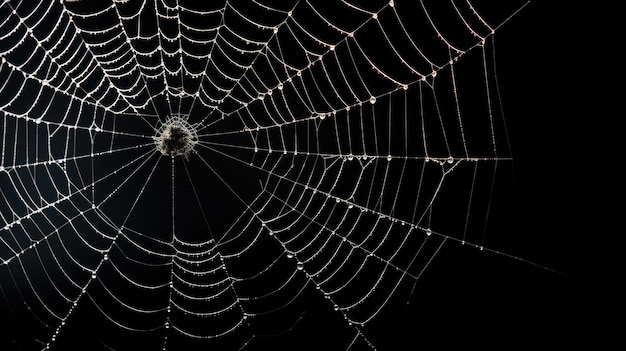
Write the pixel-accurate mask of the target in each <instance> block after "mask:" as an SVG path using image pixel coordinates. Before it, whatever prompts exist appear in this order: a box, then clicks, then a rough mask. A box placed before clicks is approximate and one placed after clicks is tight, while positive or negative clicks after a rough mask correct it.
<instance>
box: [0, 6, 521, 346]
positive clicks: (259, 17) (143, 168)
mask: <svg viewBox="0 0 626 351" xmlns="http://www.w3.org/2000/svg"><path fill="white" fill-rule="evenodd" d="M523 5H524V4H523V3H522V2H518V3H514V2H513V3H510V2H507V4H497V5H493V4H492V5H489V6H487V5H484V4H481V5H480V6H479V3H478V2H476V5H474V4H473V3H472V2H470V1H452V2H449V3H448V2H446V3H445V4H443V3H441V2H439V3H437V2H433V1H419V2H409V1H360V2H359V1H335V2H332V3H328V2H321V1H306V0H301V1H298V0H293V1H286V2H280V3H279V4H274V3H269V2H267V3H266V2H263V1H252V2H249V1H220V2H206V3H205V4H199V2H192V1H182V0H181V1H178V2H176V1H165V0H157V1H113V2H111V1H95V2H92V1H76V2H74V1H72V2H70V1H67V2H63V1H61V2H59V1H41V2H29V1H3V2H2V4H1V5H0V18H1V19H2V22H1V23H2V25H0V56H1V57H2V62H1V64H0V82H1V83H0V114H1V116H2V125H1V134H2V143H1V144H0V145H1V147H2V153H1V159H0V193H1V196H2V200H1V201H0V221H1V223H0V259H1V262H0V274H1V278H0V282H1V285H0V288H1V292H2V295H3V299H2V315H3V316H10V317H8V318H3V328H4V330H3V337H2V338H3V339H6V340H9V341H8V343H9V344H10V345H12V347H16V348H21V349H48V348H50V349H57V348H58V349H63V346H62V345H68V344H72V343H76V342H77V340H80V342H81V345H92V346H93V347H96V348H104V349H114V350H123V349H128V348H129V347H130V345H129V344H128V342H126V341H124V338H132V340H133V343H140V344H141V345H143V346H142V347H143V348H144V349H180V348H181V347H183V346H184V348H185V349H196V348H200V347H206V345H219V346H222V347H224V348H228V349H237V348H243V349H246V348H249V349H255V347H256V345H257V344H258V343H259V342H260V341H261V340H265V339H268V338H269V337H271V336H275V338H277V339H279V338H280V335H283V334H285V333H288V332H289V331H291V330H292V329H294V328H295V327H296V326H297V325H298V324H299V323H300V322H301V321H302V320H303V318H305V316H306V313H307V312H308V310H309V309H310V308H312V307H311V303H312V302H311V301H317V302H316V304H319V306H320V307H319V308H320V309H323V310H324V316H325V317H324V318H325V319H324V323H336V326H337V328H338V330H339V332H338V333H337V334H338V336H337V339H336V340H335V341H333V342H332V344H333V345H335V347H337V348H341V349H361V348H363V349H386V348H385V347H383V346H381V345H387V344H388V342H389V340H385V337H381V336H380V335H378V334H377V333H376V331H377V330H380V328H383V327H384V326H385V324H389V321H390V320H396V318H395V317H393V316H395V315H401V314H402V313H403V312H402V311H404V310H405V309H406V307H405V304H406V302H408V301H412V300H413V298H414V295H415V290H416V289H417V288H416V285H417V282H418V280H419V278H420V277H421V275H422V274H423V272H425V271H426V270H427V268H428V266H429V264H430V263H431V262H432V261H433V259H435V257H436V256H437V255H438V254H439V253H440V252H441V250H445V247H446V246H447V245H446V244H447V243H454V244H453V245H465V246H467V247H468V250H470V249H479V250H489V251H492V252H496V251H495V250H491V249H489V248H488V247H485V239H486V233H487V227H488V224H489V219H490V213H491V211H493V208H492V207H493V204H492V199H493V196H492V195H493V189H494V185H495V184H496V179H497V175H498V173H497V169H498V165H499V164H501V163H508V162H510V160H511V151H510V146H509V141H508V136H507V133H506V128H505V123H504V116H503V113H502V106H501V102H500V95H499V91H498V85H497V84H498V83H497V80H496V67H495V62H496V61H495V54H494V53H495V48H494V36H495V34H496V33H497V31H498V28H499V26H501V25H502V24H503V23H505V22H506V21H507V20H508V19H510V18H511V16H513V15H514V14H515V13H516V11H518V10H520V9H521V8H522V6H523ZM171 118H175V119H176V120H179V121H185V123H186V125H189V126H190V127H191V128H193V129H194V133H195V135H197V143H196V144H195V145H194V150H193V151H192V152H191V153H189V155H188V157H187V158H181V157H168V156H164V155H163V154H162V153H161V152H159V151H158V150H157V147H156V144H157V135H158V132H159V131H160V130H161V131H162V130H163V127H164V125H165V124H166V123H167V121H168V119H171ZM496 253H498V254H501V255H505V254H503V253H499V252H496ZM316 306H317V305H316ZM316 308H317V307H316ZM403 318H405V317H403ZM406 318H419V316H409V317H406ZM5 319H6V320H7V321H9V322H8V323H5ZM85 320H88V323H85ZM84 324H87V325H84ZM333 325H335V324H333ZM388 327H389V326H388ZM390 327H391V328H393V326H390ZM269 339H273V338H269ZM387 339H388V338H387ZM129 340H130V339H129ZM131 348H132V347H131Z"/></svg>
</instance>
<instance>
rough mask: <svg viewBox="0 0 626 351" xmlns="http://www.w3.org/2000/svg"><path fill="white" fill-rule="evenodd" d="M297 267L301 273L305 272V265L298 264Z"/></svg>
mask: <svg viewBox="0 0 626 351" xmlns="http://www.w3.org/2000/svg"><path fill="white" fill-rule="evenodd" d="M296 267H297V268H298V270H299V271H301V270H303V269H304V264H303V263H302V262H298V263H297V264H296Z"/></svg>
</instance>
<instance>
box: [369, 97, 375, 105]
mask: <svg viewBox="0 0 626 351" xmlns="http://www.w3.org/2000/svg"><path fill="white" fill-rule="evenodd" d="M375 103H376V97H374V96H372V97H371V98H370V104H375Z"/></svg>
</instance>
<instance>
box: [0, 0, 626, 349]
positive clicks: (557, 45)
mask: <svg viewBox="0 0 626 351" xmlns="http://www.w3.org/2000/svg"><path fill="white" fill-rule="evenodd" d="M572 6H576V5H560V4H555V3H548V2H545V1H533V2H531V3H530V4H528V5H527V6H525V7H524V8H523V9H522V10H521V11H520V12H519V13H518V14H517V15H516V16H515V17H514V18H513V19H512V20H511V21H509V22H508V23H506V24H505V25H504V26H503V27H502V28H500V29H499V31H498V33H497V35H496V43H495V44H496V57H497V64H498V70H497V72H498V81H499V83H500V89H501V92H502V100H503V108H504V112H505V118H506V122H507V125H508V131H509V135H510V138H511V145H512V154H513V158H514V161H513V162H512V166H511V167H508V168H507V169H506V170H504V171H503V173H507V172H508V173H507V174H506V175H505V176H504V177H505V178H507V179H509V180H510V181H511V184H513V186H512V187H511V188H510V189H509V190H510V192H508V193H505V194H501V195H499V196H505V197H508V198H510V199H514V200H513V201H512V203H513V204H514V205H513V206H511V207H509V208H502V209H498V208H496V209H494V212H493V213H492V215H491V216H492V217H491V218H492V219H493V220H494V221H495V222H497V221H498V218H499V215H500V212H499V211H503V212H507V214H506V215H503V217H502V218H506V220H503V221H505V222H504V223H497V224H495V226H496V227H499V228H503V229H502V230H505V231H506V232H502V233H498V234H497V235H498V236H499V237H500V238H504V239H501V240H502V241H501V242H498V247H497V248H496V249H498V250H499V251H502V252H503V253H506V254H510V255H513V256H515V257H519V258H521V260H519V259H515V258H510V257H506V256H504V255H498V254H494V253H491V252H487V251H480V250H478V249H475V248H471V247H467V246H461V245H458V244H456V243H450V244H448V245H446V246H445V247H444V249H442V251H441V252H440V253H439V254H438V255H437V256H436V257H435V260H434V261H433V263H432V264H431V265H430V266H429V268H428V269H427V270H426V271H425V273H424V274H423V276H422V277H421V278H420V279H419V281H418V283H417V286H416V290H415V293H414V295H413V297H412V298H411V301H410V304H409V305H407V307H406V308H404V309H403V312H402V314H399V315H398V314H394V315H383V316H382V317H381V318H382V320H381V321H379V322H378V324H376V325H375V327H370V328H369V329H367V330H368V334H367V337H368V338H370V340H371V341H372V342H373V343H374V345H376V346H377V347H378V348H379V349H380V350H404V349H410V350H414V349H421V348H425V349H430V347H429V346H431V345H436V346H437V347H436V348H441V347H443V346H444V345H463V346H470V345H471V346H475V347H479V348H498V349H509V348H512V347H514V346H519V345H525V346H528V347H530V348H533V349H534V348H540V347H541V348H544V347H545V346H547V345H552V346H554V347H558V348H564V347H565V346H572V345H581V344H583V343H588V342H592V343H594V344H595V343H603V342H606V340H608V338H609V337H610V336H611V328H607V327H605V326H604V324H605V323H606V318H609V317H611V316H612V317H615V315H614V314H615V312H614V309H615V308H616V305H614V304H613V303H609V301H611V300H612V296H613V294H614V292H613V289H612V288H610V286H609V285H608V284H606V283H605V281H604V280H603V279H602V278H601V276H602V275H601V274H599V273H598V267H600V266H602V267H607V264H605V263H604V259H606V258H609V257H606V256H608V254H607V255H598V254H599V253H601V252H604V250H606V246H611V245H613V237H612V236H609V235H608V234H607V232H610V229H613V228H610V225H609V223H610V222H611V216H610V212H608V211H607V208H608V207H609V206H608V204H609V202H610V201H611V200H609V199H612V198H613V197H614V196H615V195H612V194H614V192H613V190H611V189H607V188H608V187H607V184H608V183H609V181H610V179H609V178H610V176H611V174H612V172H613V171H612V169H613V167H615V165H614V164H613V163H610V162H606V160H605V159H604V158H603V157H604V155H605V154H606V153H607V150H608V151H611V150H612V149H609V148H607V146H605V145H604V143H605V141H606V138H605V137H604V136H603V135H605V134H604V127H603V125H604V121H605V118H606V114H607V111H604V110H603V108H604V107H605V104H604V103H603V99H605V97H603V96H601V94H598V91H597V89H598V86H599V85H602V84H603V83H601V82H602V80H601V79H602V78H601V76H606V75H608V74H609V73H607V72H606V67H607V66H606V65H607V64H608V63H607V61H606V60H605V59H604V58H602V57H603V54H602V52H603V47H604V45H603V43H602V42H601V41H600V39H601V38H604V37H602V36H600V35H598V34H597V33H598V32H601V31H599V29H600V27H599V26H600V25H601V24H602V23H603V22H604V21H602V18H603V17H602V16H600V12H602V11H598V9H591V8H588V7H582V6H581V7H579V8H576V7H572ZM607 11H608V10H607ZM609 66H610V65H609ZM618 203H619V202H618ZM511 213H513V214H512V215H511ZM598 256H604V257H603V259H600V260H598V259H597V257H598ZM603 271H606V270H604V269H603ZM616 278H619V276H617V277H616ZM302 298H303V299H304V301H305V303H306V304H308V306H309V308H307V309H306V312H305V313H304V314H303V315H302V318H301V319H300V321H299V322H298V323H296V324H295V325H294V326H293V329H291V330H290V331H288V332H286V333H284V334H282V335H280V336H277V337H267V338H257V339H255V340H254V341H253V343H251V344H250V349H254V350H257V349H258V350H261V349H270V347H271V349H274V350H282V349H285V350H287V349H297V350H299V349H329V350H331V349H344V348H345V345H346V344H347V343H346V335H350V334H347V333H346V329H345V328H346V326H345V322H344V321H343V320H341V319H340V318H334V317H333V314H332V311H329V310H330V309H332V307H331V306H328V304H327V303H326V302H325V301H323V299H322V298H320V297H319V295H316V294H315V293H314V292H307V293H305V294H304V295H303V297H302ZM270 322H271V321H270ZM276 322H277V323H284V321H276ZM398 322H399V323H398ZM87 324H88V323H87ZM83 327H84V326H83V325H78V326H75V327H74V328H76V329H75V330H77V331H80V330H82V329H83ZM84 329H85V332H84V333H76V334H73V335H78V337H77V338H76V340H74V341H73V342H72V341H71V340H66V343H68V344H72V343H74V344H75V345H77V346H80V340H81V337H84V338H90V337H91V335H92V334H91V332H90V331H89V330H90V329H89V328H88V327H86V328H84ZM0 332H2V330H0ZM6 340H7V338H5V337H1V338H0V346H1V348H2V349H3V350H4V349H5V348H7V347H8V349H9V350H10V349H12V348H11V346H9V344H8V343H7V344H3V342H5V341H6ZM338 340H340V341H338ZM348 342H349V340H348ZM5 345H6V346H5ZM407 345H410V346H407ZM422 346H423V347H422ZM361 347H364V345H362V344H357V345H355V349H361Z"/></svg>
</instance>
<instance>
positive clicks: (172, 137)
mask: <svg viewBox="0 0 626 351" xmlns="http://www.w3.org/2000/svg"><path fill="white" fill-rule="evenodd" d="M154 142H155V144H156V148H157V150H158V151H159V152H160V153H161V154H163V155H165V156H171V157H174V156H179V155H181V156H183V157H184V158H185V159H188V158H189V154H190V153H191V152H193V150H194V146H195V145H196V144H197V143H198V135H197V132H196V128H195V127H194V126H193V125H191V124H190V123H189V122H187V121H186V120H185V119H184V118H182V117H181V116H171V117H169V118H168V119H167V120H166V121H165V123H163V124H162V125H161V127H160V128H159V129H158V131H157V133H156V136H155V137H154Z"/></svg>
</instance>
